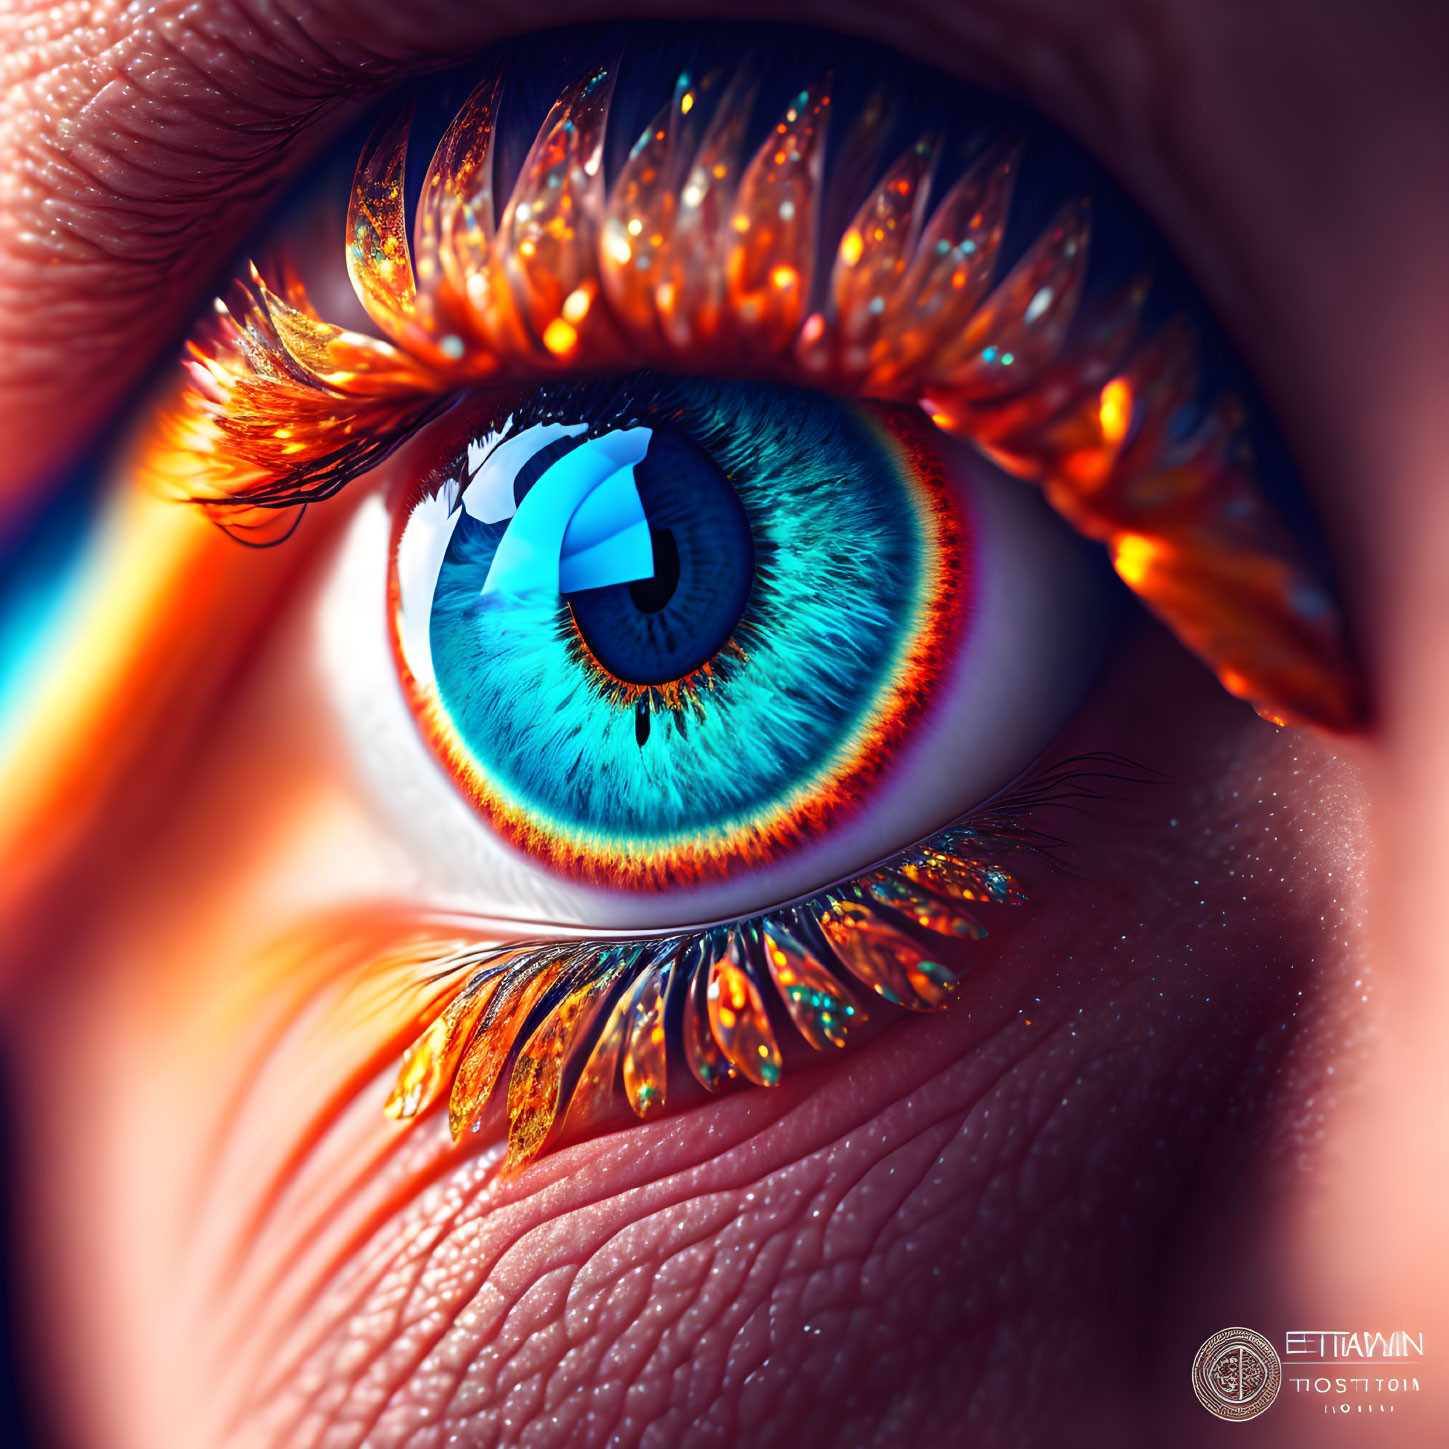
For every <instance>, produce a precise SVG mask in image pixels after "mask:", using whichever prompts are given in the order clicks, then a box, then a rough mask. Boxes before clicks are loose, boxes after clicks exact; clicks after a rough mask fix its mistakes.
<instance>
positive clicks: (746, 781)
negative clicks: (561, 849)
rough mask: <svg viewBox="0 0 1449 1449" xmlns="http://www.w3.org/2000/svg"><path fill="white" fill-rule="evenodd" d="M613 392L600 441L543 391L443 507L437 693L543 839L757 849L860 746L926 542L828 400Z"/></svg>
mask: <svg viewBox="0 0 1449 1449" xmlns="http://www.w3.org/2000/svg"><path fill="white" fill-rule="evenodd" d="M622 386H623V387H624V389H625V392H626V394H627V401H628V406H627V408H626V409H622V410H620V411H622V413H623V416H621V417H620V420H619V421H618V422H617V423H613V424H611V423H610V421H609V419H608V418H607V417H601V416H600V415H599V409H598V407H597V406H595V405H593V404H592V403H590V401H589V400H588V398H587V397H585V398H582V399H581V401H580V402H579V403H578V404H577V405H571V399H570V396H569V390H568V389H559V390H557V394H556V395H555V396H554V397H553V398H552V399H551V401H550V400H548V399H546V401H549V407H550V409H551V411H550V412H549V417H550V419H551V421H547V422H538V423H535V424H533V430H532V431H530V430H528V429H526V428H525V429H522V430H521V431H520V436H519V437H518V439H517V440H516V443H514V444H513V445H512V446H514V447H516V448H517V450H518V454H517V459H518V461H516V462H515V459H514V457H513V456H510V458H509V461H508V469H507V473H508V477H507V479H506V480H503V479H493V480H492V481H490V482H489V483H488V489H489V490H491V491H490V493H489V496H490V497H491V498H493V499H494V500H495V501H494V502H492V503H491V504H490V505H488V506H487V507H483V506H480V505H474V504H470V501H469V499H470V494H469V493H467V492H465V494H464V506H463V508H462V509H460V511H459V516H458V522H457V525H456V528H455V530H454V532H453V534H452V536H451V539H450V541H449V544H448V547H447V550H446V553H445V555H444V558H443V562H442V566H441V569H440V571H439V574H438V580H437V586H436V589H435V591H434V595H433V606H432V614H431V619H430V623H429V640H430V645H431V651H432V659H433V667H434V671H435V677H436V683H437V688H438V692H439V696H440V700H441V702H442V704H443V706H444V708H445V709H446V711H447V713H448V716H449V718H450V720H451V722H452V725H453V727H454V729H455V730H456V732H457V735H458V737H459V739H460V741H461V742H462V743H463V744H464V746H465V747H466V748H467V750H468V751H469V752H470V754H471V755H472V757H473V759H474V761H475V762H476V765H477V770H478V774H479V775H480V776H481V777H482V778H483V779H484V780H485V781H486V782H487V785H488V788H489V789H490V791H491V792H493V794H494V796H495V797H496V798H497V799H498V800H499V801H501V802H502V803H503V804H504V805H506V806H507V807H508V808H510V809H511V810H513V811H514V812H516V813H521V814H522V815H523V816H524V817H525V818H526V819H527V820H529V821H531V822H533V823H534V828H536V829H537V830H538V831H540V832H542V833H544V834H547V835H548V836H550V837H555V838H556V837H558V836H560V835H562V836H563V837H565V838H568V839H572V840H575V841H577V842H579V843H580V844H582V845H587V847H588V848H590V849H600V848H602V849H607V850H618V851H625V852H627V851H631V850H638V849H652V848H656V847H666V846H669V845H672V844H676V843H679V842H681V841H688V840H702V839H710V840H716V841H717V840H721V839H727V838H731V836H732V835H734V834H735V833H737V832H742V831H743V832H746V833H750V832H760V833H762V834H763V833H765V832H767V831H768V830H770V829H771V828H772V826H773V824H774V823H775V822H777V821H778V820H779V818H780V816H781V814H782V813H783V812H787V811H788V810H792V809H796V808H798V807H799V806H800V804H801V802H802V801H803V800H808V798H809V797H810V793H811V792H812V791H813V790H816V789H819V788H823V787H824V786H825V785H826V784H827V783H828V781H829V779H830V778H831V777H832V772H834V771H835V770H836V769H837V768H839V766H840V763H841V761H842V760H844V759H847V758H850V757H852V753H853V752H854V751H856V750H857V749H858V748H859V747H860V742H861V740H862V739H863V738H864V734H863V731H865V730H866V729H867V728H868V725H869V722H870V721H871V719H872V718H873V715H874V712H876V711H877V710H878V708H879V705H880V701H881V698H882V695H883V692H886V691H888V690H889V688H890V687H891V681H892V679H893V678H894V676H895V675H896V673H897V672H898V670H899V668H900V667H901V662H902V660H903V659H904V658H905V656H906V654H907V652H908V651H909V649H910V647H911V643H912V640H913V638H914V636H915V631H916V630H917V629H918V628H919V624H920V609H921V608H922V607H924V602H923V601H924V600H925V599H927V598H928V597H929V595H930V584H929V580H928V579H927V569H926V565H927V563H928V562H929V561H930V560H931V557H932V554H931V550H932V543H931V539H932V537H933V536H934V535H932V534H931V533H930V530H929V527H928V525H927V523H926V522H925V520H924V519H923V517H922V513H921V505H920V501H919V495H918V493H915V492H913V491H912V487H911V484H910V480H909V478H908V477H907V473H908V469H907V468H906V466H905V464H904V461H903V458H902V456H901V453H900V450H899V448H898V447H897V446H896V445H895V444H894V442H893V440H892V439H891V438H890V437H889V435H888V433H887V432H886V430H885V429H883V428H882V427H881V426H880V425H879V424H878V423H877V422H875V421H873V420H872V418H871V417H870V416H869V415H868V414H867V413H866V412H864V411H862V410H861V409H859V408H857V407H855V406H853V405H851V404H849V403H846V402H842V401H840V400H838V399H834V398H830V397H828V396H826V395H824V394H822V393H818V392H814V391H810V390H805V389H793V388H785V387H778V386H773V385H767V384H762V383H739V382H736V383H716V382H704V381H690V380H683V379H667V380H665V379H648V378H635V379H631V380H629V381H628V382H627V383H626V384H624V385H622ZM641 399H643V401H641ZM646 404H647V405H646ZM560 419H562V421H560ZM508 446H510V444H508V443H505V444H504V447H508ZM500 452H501V450H500ZM484 471H485V472H486V471H487V469H486V465H485V469H484ZM506 483H511V485H512V487H511V492H512V502H511V503H510V500H509V498H508V493H509V491H510V489H509V488H508V487H507V486H505V484H506ZM513 504H516V512H515V513H514V514H513V515H512V516H511V517H507V518H498V517H494V518H493V519H492V520H491V521H487V520H486V515H487V514H489V513H490V512H491V513H495V514H496V513H498V512H499V511H502V510H504V509H506V508H508V507H510V506H512V505H513ZM480 513H482V514H484V515H485V517H480V516H478V515H479V514H480ZM580 584H582V585H583V586H582V587H579V585H580Z"/></svg>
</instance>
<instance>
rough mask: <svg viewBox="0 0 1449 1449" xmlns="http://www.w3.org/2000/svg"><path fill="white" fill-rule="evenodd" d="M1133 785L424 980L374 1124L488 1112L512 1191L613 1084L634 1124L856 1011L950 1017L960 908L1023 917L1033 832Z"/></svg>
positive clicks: (1006, 809) (852, 1018)
mask: <svg viewBox="0 0 1449 1449" xmlns="http://www.w3.org/2000/svg"><path fill="white" fill-rule="evenodd" d="M1145 778H1146V777H1145V776H1144V775H1143V774H1142V773H1141V772H1140V771H1139V770H1138V769H1137V768H1136V767H1135V766H1132V765H1131V764H1130V763H1129V762H1127V761H1125V760H1122V759H1120V758H1118V757H1116V756H1113V755H1107V754H1093V755H1082V756H1078V757H1076V758H1075V759H1073V760H1070V761H1066V762H1064V763H1062V764H1060V765H1058V766H1056V767H1054V768H1051V769H1048V770H1046V771H1043V772H1042V773H1040V774H1039V775H1037V777H1036V778H1035V779H1034V780H1032V781H1030V782H1028V783H1026V784H1024V785H1023V786H1022V787H1020V788H1019V789H1017V790H1015V791H1013V792H1012V793H1011V794H1009V795H1007V796H1005V797H1003V798H1002V799H1000V800H998V801H996V802H994V803H993V804H991V805H989V806H987V807H985V808H983V809H981V810H978V811H974V812H972V814H971V815H969V816H968V817H966V818H965V819H963V820H962V821H959V822H957V823H956V824H955V825H953V826H950V827H948V828H947V829H945V830H943V831H940V832H938V833H937V834H936V835H934V836H932V837H931V838H930V839H929V840H926V841H924V842H922V843H921V844H920V845H917V846H913V847H911V848H910V849H908V850H905V851H902V852H900V853H898V854H897V855H895V856H894V857H892V858H891V859H889V860H887V861H885V862H884V863H882V864H881V865H879V866H876V867H875V868H873V869H872V870H869V871H866V872H863V873H862V874H861V875H859V876H856V877H855V878H854V879H852V880H850V881H846V882H844V883H842V884H840V885H837V886H833V887H830V888H828V889H826V890H823V891H820V892H817V893H816V894H814V895H812V896H811V897H810V898H808V899H807V900H804V901H801V902H798V903H796V904H794V905H787V906H782V907H777V908H775V909H773V910H770V911H767V912H764V913H762V914H759V915H755V916H751V917H748V918H745V919H742V920H735V921H729V922H725V923H722V924H719V925H716V926H711V927H705V928H701V929H699V930H695V931H690V932H685V933H682V934H681V933H671V934H669V935H667V936H659V937H653V938H649V939H646V940H640V939H638V938H633V939H609V938H600V939H593V940H582V941H566V942H549V943H534V944H522V945H512V946H508V947H501V948H488V947H484V948H482V949H481V950H474V951H464V952H462V953H459V954H457V955H455V956H453V957H452V958H450V959H448V960H447V961H445V962H440V963H436V964H435V967H434V973H433V979H434V980H435V981H436V980H437V978H438V975H439V974H442V975H445V976H446V978H447V980H448V985H447V987H446V988H445V989H444V990H443V991H442V992H441V993H440V994H439V995H438V996H436V997H435V998H434V1001H433V1006H432V1008H431V1010H432V1013H433V1014H432V1016H431V1019H430V1020H427V1021H426V1023H425V1024H422V1029H421V1030H420V1032H419V1034H418V1036H417V1037H416V1039H415V1040H414V1041H413V1043H412V1045H411V1046H410V1047H409V1048H408V1049H407V1051H406V1052H405V1053H404V1055H403V1060H402V1064H401V1067H400V1068H399V1071H398V1075H397V1080H396V1083H395V1085H394V1087H393V1089H392V1092H391V1094H390V1095H389V1097H388V1100H387V1104H386V1108H385V1110H386V1112H387V1114H388V1115H389V1116H390V1117H393V1118H395V1119H397V1120H408V1119H412V1118H415V1117H419V1116H422V1115H423V1114H425V1113H426V1112H428V1111H429V1109H431V1108H433V1107H435V1106H439V1105H440V1104H442V1103H443V1102H444V1101H445V1100H446V1102H447V1112H448V1125H449V1130H450V1131H451V1133H452V1135H453V1137H454V1139H455V1140H457V1139H460V1138H462V1137H463V1136H464V1135H466V1134H467V1133H469V1132H477V1131H479V1130H480V1129H481V1128H482V1127H483V1126H484V1125H485V1123H487V1122H490V1121H492V1120H493V1117H494V1112H496V1111H497V1110H499V1109H500V1108H501V1110H502V1112H504V1113H506V1117H507V1148H506V1152H505V1156H504V1162H503V1168H502V1171H503V1172H504V1173H512V1172H516V1171H518V1170H520V1169H521V1168H523V1167H525V1166H526V1165H527V1164H528V1163H529V1162H531V1161H533V1160H534V1159H535V1158H536V1157H537V1156H538V1155H539V1154H540V1153H541V1152H543V1151H544V1150H545V1149H546V1148H551V1147H553V1146H556V1145H560V1144H561V1143H562V1142H565V1141H570V1140H575V1139H578V1138H582V1137H587V1136H592V1135H595V1134H597V1133H598V1132H600V1131H603V1130H606V1129H607V1128H608V1127H610V1126H611V1125H617V1121H618V1119H617V1114H616V1112H615V1110H614V1104H615V1102H616V1100H617V1088H618V1085H619V1082H620V1080H621V1079H622V1083H623V1088H624V1097H625V1098H626V1099H627V1101H628V1103H629V1106H630V1108H631V1109H632V1110H633V1113H634V1116H635V1117H637V1118H648V1117H651V1116H653V1115H655V1114H656V1113H657V1112H659V1111H661V1110H662V1109H663V1108H664V1106H665V1105H666V1101H669V1102H671V1103H672V1102H673V1099H674V1098H675V1097H676V1096H677V1095H679V1093H680V1091H681V1089H682V1090H683V1092H684V1094H685V1095H686V1098H689V1097H693V1098H695V1099H698V1098H699V1097H700V1096H702V1095H705V1094H708V1093H713V1092H718V1091H720V1090H722V1089H724V1088H725V1087H727V1086H729V1085H730V1084H731V1083H735V1082H739V1081H741V1080H747V1081H750V1082H753V1083H754V1084H756V1085H758V1086H774V1085H776V1084H777V1083H778V1082H779V1080H780V1077H781V1073H782V1070H783V1069H784V1066H785V1063H786V1060H787V1057H788V1056H789V1055H790V1054H791V1053H792V1052H794V1050H795V1049H796V1048H803V1049H808V1050H812V1051H815V1052H829V1051H831V1050H832V1049H838V1048H841V1047H844V1046H845V1045H846V1044H847V1039H848V1038H850V1037H852V1036H853V1035H854V1034H856V1033H858V1031H859V1028H860V1027H861V1026H862V1025H863V1024H864V1023H865V1021H866V1020H867V1011H866V1007H865V1005H864V1004H863V1000H862V997H863V995H865V996H870V995H873V997H874V999H875V1001H876V1002H877V1003H878V1004H879V1003H883V1004H884V1006H885V1010H886V1012H887V1014H890V1013H891V1012H904V1011H916V1012H929V1011H937V1010H940V1009H941V1008H942V1007H944V1006H946V1005H947V1004H949V1002H950V1000H951V999H952V996H953V994H954V992H955V989H956V986H957V984H958V982H959V979H960V976H959V973H958V972H957V971H956V970H953V969H952V967H951V966H949V965H947V964H946V963H945V961H944V960H942V959H938V958H941V957H944V956H947V955H948V954H950V952H951V951H952V950H953V949H959V947H960V945H961V943H963V942H968V943H974V942H977V941H980V940H982V939H983V938H984V937H985V936H986V935H987V930H986V928H985V927H984V926H983V925H982V924H981V922H980V921H979V920H978V919H977V917H976V915H975V914H974V913H973V910H972V909H971V908H972V907H979V906H986V907H988V908H989V907H993V906H1005V905H1019V904H1022V903H1024V902H1025V901H1026V899H1027V897H1026V894H1025V892H1024V891H1023V890H1022V888H1021V886H1020V885H1019V884H1018V882H1017V880H1016V879H1015V877H1014V876H1013V875H1012V874H1011V873H1010V872H1009V871H1008V869H1007V867H1008V866H1012V867H1013V868H1014V867H1015V865H1016V863H1017V862H1018V861H1022V860H1032V859H1035V860H1040V861H1043V862H1046V863H1048V864H1051V865H1053V866H1054V867H1055V868H1061V867H1060V865H1059V864H1058V863H1057V861H1056V859H1055V854H1054V852H1055V850H1056V848H1057V847H1058V846H1060V845H1061V844H1062V842H1061V841H1060V840H1059V839H1058V838H1056V837H1055V836H1051V835H1048V834H1045V833H1044V832H1042V831H1040V830H1038V829H1036V828H1035V827H1034V826H1033V825H1032V824H1031V823H1030V818H1031V817H1032V815H1033V814H1034V813H1035V812H1037V811H1039V810H1041V809H1042V808H1044V807H1049V806H1053V805H1062V804H1065V803H1067V802H1069V801H1074V800H1079V799H1084V798H1085V799H1099V798H1102V796H1103V795H1104V794H1105V793H1106V789H1107V786H1106V785H1105V784H1103V783H1102V782H1131V783H1141V782H1143V780H1144V779H1145ZM875 1009H876V1007H875V1006H873V1007H872V1008H871V1010H875ZM782 1043H783V1045H784V1048H785V1050H784V1051H783V1052H782V1049H781V1048H782ZM505 1081H506V1083H507V1085H506V1087H504V1086H503V1085H502V1084H503V1083H504V1082H505ZM490 1109H492V1110H490Z"/></svg>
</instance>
